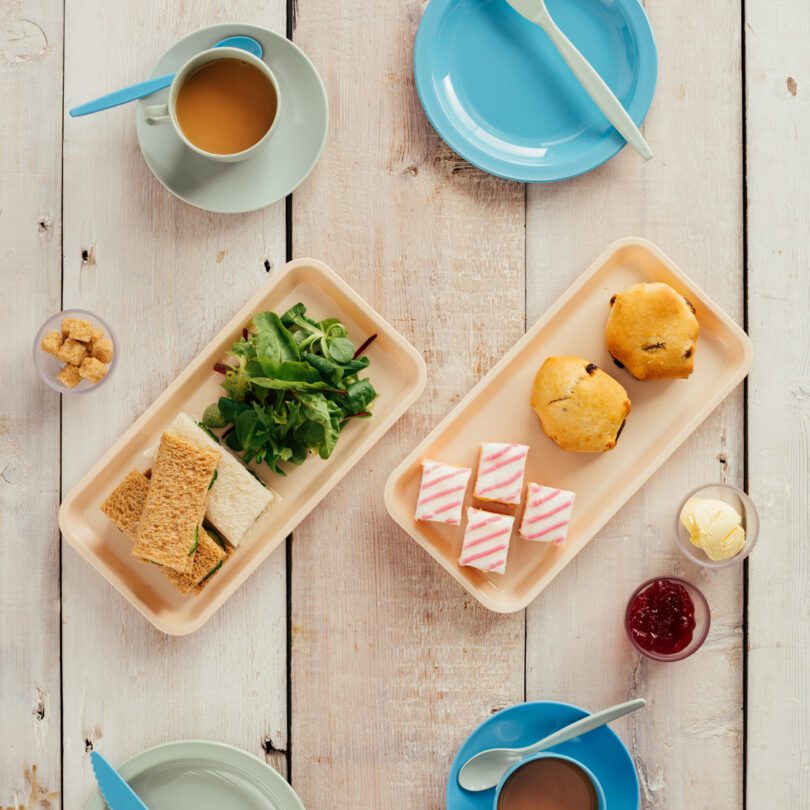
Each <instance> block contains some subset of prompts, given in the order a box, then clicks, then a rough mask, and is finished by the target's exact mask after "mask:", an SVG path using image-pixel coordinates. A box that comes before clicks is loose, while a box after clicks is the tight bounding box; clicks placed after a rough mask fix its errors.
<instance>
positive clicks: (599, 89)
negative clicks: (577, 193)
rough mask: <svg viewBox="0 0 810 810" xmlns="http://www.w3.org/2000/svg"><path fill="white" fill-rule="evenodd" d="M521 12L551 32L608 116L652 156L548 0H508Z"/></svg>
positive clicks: (640, 150)
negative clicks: (560, 24)
mask: <svg viewBox="0 0 810 810" xmlns="http://www.w3.org/2000/svg"><path fill="white" fill-rule="evenodd" d="M506 2H507V3H509V5H510V6H512V8H513V9H514V10H515V11H517V13H518V14H521V15H522V16H524V17H525V18H526V19H527V20H529V21H530V22H533V23H536V24H537V25H539V26H540V27H541V28H542V29H543V30H544V31H545V32H546V34H548V37H549V39H550V40H551V41H552V42H553V43H554V47H555V48H556V49H557V50H558V51H559V52H560V56H562V58H563V59H565V61H566V63H567V64H568V67H569V68H571V72H572V73H573V74H574V76H576V77H577V80H578V81H579V83H580V84H581V85H582V86H583V88H584V89H585V91H586V92H587V93H588V95H589V96H590V97H591V98H592V99H593V101H594V103H595V104H596V106H597V107H599V109H600V110H601V111H602V112H603V113H604V114H605V117H606V118H607V119H608V121H610V123H611V124H613V126H614V127H616V129H617V130H618V132H619V133H620V134H621V136H622V137H623V138H624V139H625V140H626V141H627V143H629V144H630V146H632V147H633V149H635V150H636V152H638V153H639V154H640V155H641V157H643V158H644V160H649V159H650V158H651V157H652V156H653V153H652V149H650V147H649V144H648V143H647V141H645V140H644V136H643V135H642V134H641V132H640V131H639V128H638V127H637V126H636V124H635V122H634V121H633V119H632V118H631V117H630V114H629V113H628V112H627V110H625V109H624V107H623V106H622V103H621V101H619V99H617V98H616V96H615V95H614V94H613V91H612V90H611V89H610V88H609V87H608V86H607V85H606V84H605V81H604V79H603V78H602V77H601V76H600V75H599V74H598V73H597V72H596V71H595V70H594V68H593V65H591V63H590V62H589V61H588V60H587V59H586V58H585V57H584V56H583V55H582V54H581V53H580V52H579V51H578V50H577V49H576V47H575V46H574V44H573V43H572V42H571V40H570V39H568V37H567V36H566V35H565V34H563V32H562V31H561V30H560V29H559V27H558V25H557V23H555V22H554V20H553V19H552V18H551V14H549V12H548V9H547V8H546V3H545V0H506Z"/></svg>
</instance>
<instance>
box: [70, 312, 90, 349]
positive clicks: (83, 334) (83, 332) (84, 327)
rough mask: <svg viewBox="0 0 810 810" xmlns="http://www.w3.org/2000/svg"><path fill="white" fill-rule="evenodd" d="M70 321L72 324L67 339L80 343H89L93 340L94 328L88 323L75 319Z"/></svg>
mask: <svg viewBox="0 0 810 810" xmlns="http://www.w3.org/2000/svg"><path fill="white" fill-rule="evenodd" d="M71 320H72V321H73V323H71V325H70V331H69V332H68V337H69V338H71V340H78V341H80V342H81V343H89V342H90V341H91V340H92V339H93V333H94V332H95V331H96V328H95V326H93V324H92V323H90V321H80V320H78V319H76V318H72V319H71Z"/></svg>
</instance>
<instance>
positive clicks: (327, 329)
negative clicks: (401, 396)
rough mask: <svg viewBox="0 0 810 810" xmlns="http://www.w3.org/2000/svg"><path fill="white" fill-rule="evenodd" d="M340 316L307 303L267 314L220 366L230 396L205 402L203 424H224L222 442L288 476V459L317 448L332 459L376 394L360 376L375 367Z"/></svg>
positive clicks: (296, 459) (298, 460)
mask: <svg viewBox="0 0 810 810" xmlns="http://www.w3.org/2000/svg"><path fill="white" fill-rule="evenodd" d="M375 337H376V335H372V337H371V338H369V339H368V340H366V341H365V342H364V343H363V344H361V346H360V348H359V349H357V350H356V349H355V345H354V343H353V342H352V341H351V340H350V339H349V337H348V330H347V329H346V327H345V325H344V324H343V323H341V322H340V321H339V320H338V319H337V318H327V319H326V320H322V321H316V320H314V319H313V318H311V317H310V316H309V315H307V311H306V307H305V306H304V305H303V304H296V305H295V306H294V307H291V308H290V309H288V310H287V311H286V312H285V313H284V314H283V315H281V317H279V316H278V315H277V314H276V313H274V312H262V313H260V314H259V315H256V316H255V317H254V318H253V321H252V322H251V324H250V328H249V329H247V330H245V331H243V334H242V338H241V339H240V340H238V341H237V342H236V343H234V345H233V346H232V348H231V352H230V354H229V356H228V357H227V358H225V360H224V361H223V362H222V363H218V364H217V366H216V369H217V370H218V371H220V372H221V373H224V374H225V380H224V381H223V382H222V388H223V389H224V391H225V394H226V395H225V396H222V397H220V398H219V401H218V402H216V403H213V404H211V405H209V406H208V408H206V410H205V413H204V414H203V424H204V425H205V426H206V427H207V428H209V429H221V428H224V429H225V430H224V433H223V434H222V436H221V441H222V442H223V443H224V444H225V445H226V446H228V447H229V448H230V449H231V450H234V451H235V452H237V453H240V454H241V455H242V458H243V459H244V461H245V462H249V461H256V462H257V463H266V464H267V465H268V466H269V467H270V469H271V470H273V471H274V472H276V473H278V474H279V475H285V472H284V469H283V468H282V467H281V466H280V465H282V464H284V463H285V462H289V463H292V464H302V463H303V462H304V461H305V460H306V459H307V457H308V456H309V455H310V454H311V453H317V454H318V455H319V456H320V457H321V458H323V459H327V458H329V457H330V456H331V455H332V452H333V451H334V449H335V446H336V444H337V442H338V439H339V438H340V433H341V431H342V430H343V429H344V427H345V426H346V424H347V423H348V422H349V421H350V419H351V418H353V417H360V418H363V419H367V418H369V417H370V416H371V412H370V410H369V407H370V405H371V403H372V402H373V401H374V399H376V397H377V392H376V391H375V390H374V387H373V385H372V384H371V382H370V380H368V379H367V378H362V379H361V378H360V376H359V374H360V373H361V372H362V371H364V370H365V369H366V368H368V366H369V360H368V358H367V357H365V356H360V355H362V351H363V350H364V349H365V348H366V347H367V346H368V345H369V343H371V341H372V340H373V339H374V338H375Z"/></svg>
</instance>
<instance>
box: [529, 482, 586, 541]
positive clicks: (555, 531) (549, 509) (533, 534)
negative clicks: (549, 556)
mask: <svg viewBox="0 0 810 810" xmlns="http://www.w3.org/2000/svg"><path fill="white" fill-rule="evenodd" d="M575 497H576V496H575V495H574V493H573V492H567V491H566V490H564V489H555V488H553V487H545V486H543V485H542V484H535V483H532V482H530V483H529V485H528V487H527V492H526V508H525V509H524V510H523V519H522V520H521V522H520V530H519V533H520V536H521V537H522V538H523V539H524V540H536V541H539V542H545V543H562V542H564V541H565V539H566V538H567V537H568V528H569V525H570V523H571V515H572V513H573V511H574V498H575Z"/></svg>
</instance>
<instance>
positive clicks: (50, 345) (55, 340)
mask: <svg viewBox="0 0 810 810" xmlns="http://www.w3.org/2000/svg"><path fill="white" fill-rule="evenodd" d="M39 348H40V349H42V351H43V352H48V354H52V355H53V356H54V357H58V356H59V349H61V348H62V333H61V332H56V331H54V332H48V334H47V335H45V337H43V338H42V342H41V343H40V344H39Z"/></svg>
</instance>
